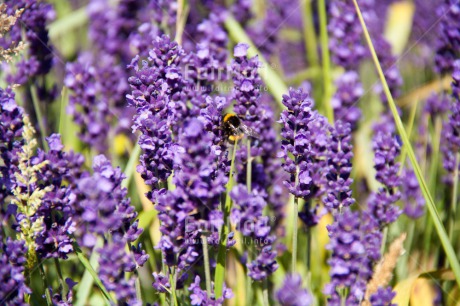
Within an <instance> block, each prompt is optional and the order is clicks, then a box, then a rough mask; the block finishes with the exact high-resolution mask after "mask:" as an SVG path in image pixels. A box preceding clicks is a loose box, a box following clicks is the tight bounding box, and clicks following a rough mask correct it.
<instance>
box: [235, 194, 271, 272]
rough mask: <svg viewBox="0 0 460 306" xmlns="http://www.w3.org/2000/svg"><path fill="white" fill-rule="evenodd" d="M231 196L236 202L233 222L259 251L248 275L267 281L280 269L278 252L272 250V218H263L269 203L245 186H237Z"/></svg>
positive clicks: (250, 263) (251, 263)
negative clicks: (277, 259) (277, 260)
mask: <svg viewBox="0 0 460 306" xmlns="http://www.w3.org/2000/svg"><path fill="white" fill-rule="evenodd" d="M230 195H231V197H232V199H233V201H234V207H233V208H232V211H231V220H232V222H233V223H235V224H238V225H239V227H240V228H239V230H240V231H241V233H242V234H243V235H244V236H246V237H249V238H251V239H252V242H251V243H253V244H254V246H255V247H256V248H257V249H258V250H259V254H258V255H257V257H256V258H255V259H254V261H252V262H249V263H248V264H247V266H248V270H249V272H248V275H249V276H250V277H252V278H253V279H255V280H263V279H266V278H267V277H268V275H270V274H272V273H273V272H275V271H276V270H277V269H278V263H277V262H276V259H275V257H276V252H275V251H274V250H273V248H272V243H273V242H274V240H275V237H274V236H271V235H270V230H271V227H270V218H269V217H268V216H263V210H264V208H265V206H266V205H267V203H266V201H265V200H264V198H263V197H262V196H261V195H259V194H258V192H257V190H253V191H252V193H249V192H248V190H247V188H246V186H244V185H238V186H235V187H234V188H233V189H232V191H231V193H230Z"/></svg>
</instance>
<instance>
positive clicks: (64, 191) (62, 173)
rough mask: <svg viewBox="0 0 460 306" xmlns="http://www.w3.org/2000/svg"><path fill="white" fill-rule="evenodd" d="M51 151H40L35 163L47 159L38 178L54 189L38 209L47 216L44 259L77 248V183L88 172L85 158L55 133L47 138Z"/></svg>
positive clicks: (40, 242)
mask: <svg viewBox="0 0 460 306" xmlns="http://www.w3.org/2000/svg"><path fill="white" fill-rule="evenodd" d="M47 141H48V145H49V148H50V150H49V151H48V152H46V153H45V152H44V151H42V150H38V152H37V156H36V157H34V158H33V159H32V164H33V165H36V164H40V163H42V162H44V161H47V164H46V165H45V166H44V167H43V168H42V169H41V171H40V173H39V174H38V178H39V180H40V181H42V182H43V184H44V185H46V186H49V187H50V188H52V189H51V190H50V191H49V192H47V193H46V194H45V196H44V197H43V199H42V204H41V206H40V208H39V210H38V212H37V215H38V216H42V217H43V229H42V231H41V232H40V233H39V235H38V237H37V238H36V244H37V252H38V254H39V256H40V257H41V258H51V257H53V258H62V259H67V255H68V254H69V253H72V252H73V251H74V248H73V242H74V239H73V238H72V237H71V235H72V234H73V233H74V232H75V230H76V221H75V218H74V216H73V213H74V207H73V204H74V196H75V195H74V189H75V188H76V182H77V180H78V179H80V178H81V177H82V176H84V175H86V173H84V171H83V169H82V166H83V163H84V158H83V156H82V155H79V154H75V153H73V152H64V151H63V149H64V146H63V145H62V143H61V138H60V136H59V135H57V134H53V135H51V136H50V137H48V138H47Z"/></svg>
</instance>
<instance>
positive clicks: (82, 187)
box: [75, 155, 142, 265]
mask: <svg viewBox="0 0 460 306" xmlns="http://www.w3.org/2000/svg"><path fill="white" fill-rule="evenodd" d="M93 169H94V174H93V175H92V176H87V175H86V176H83V177H82V178H80V179H79V180H78V182H77V190H75V196H76V198H75V207H76V208H75V210H76V215H77V216H78V218H79V220H78V221H79V222H82V223H81V224H79V226H78V229H77V236H78V237H80V238H79V241H80V243H79V244H80V245H82V246H85V247H93V246H94V244H95V242H96V236H97V235H104V234H106V233H108V232H110V233H112V235H114V234H115V233H118V234H120V235H122V236H124V235H125V233H126V232H127V231H128V230H129V229H130V228H131V226H135V227H137V224H136V223H133V225H132V222H133V221H134V219H135V218H136V216H137V213H136V211H135V210H134V207H133V206H131V205H130V200H129V198H127V197H126V195H127V189H126V188H122V187H121V183H122V180H123V179H124V175H123V174H122V172H121V170H120V168H116V169H114V168H113V167H112V166H111V164H110V162H109V161H108V160H107V159H106V158H105V157H104V156H103V155H98V156H96V157H95V158H94V161H93ZM134 232H135V233H137V234H135V235H134V236H135V237H131V239H130V241H134V240H135V239H137V237H138V236H139V234H140V232H139V231H138V230H134ZM140 265H142V264H140Z"/></svg>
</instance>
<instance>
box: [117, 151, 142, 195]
mask: <svg viewBox="0 0 460 306" xmlns="http://www.w3.org/2000/svg"><path fill="white" fill-rule="evenodd" d="M139 155H141V147H140V146H139V144H138V143H136V146H135V147H134V149H133V150H132V151H131V156H130V157H129V160H128V163H127V164H126V168H125V171H124V172H123V173H124V174H125V175H126V179H124V180H123V182H122V183H121V186H122V187H124V188H128V186H129V183H130V182H131V179H132V178H133V175H134V169H135V168H136V164H137V163H138V162H139Z"/></svg>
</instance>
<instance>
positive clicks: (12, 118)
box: [0, 88, 24, 218]
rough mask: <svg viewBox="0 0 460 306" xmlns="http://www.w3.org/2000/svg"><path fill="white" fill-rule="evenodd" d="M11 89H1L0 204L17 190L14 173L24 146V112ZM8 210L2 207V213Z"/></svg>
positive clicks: (0, 209) (0, 208)
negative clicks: (0, 162)
mask: <svg viewBox="0 0 460 306" xmlns="http://www.w3.org/2000/svg"><path fill="white" fill-rule="evenodd" d="M14 98H15V96H14V93H13V91H12V90H11V88H7V89H1V88H0V122H1V123H0V158H1V161H2V164H1V165H0V173H1V177H0V202H1V203H5V200H6V197H7V196H9V195H11V191H12V190H13V189H14V188H15V177H14V173H15V172H16V171H17V167H18V163H19V160H18V153H19V151H20V150H21V147H22V145H23V144H24V139H22V132H23V126H24V123H23V110H22V108H21V107H19V106H18V105H17V104H16V102H15V100H14ZM4 209H6V207H4V206H3V205H2V206H1V207H0V211H1V212H2V218H3V211H4Z"/></svg>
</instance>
